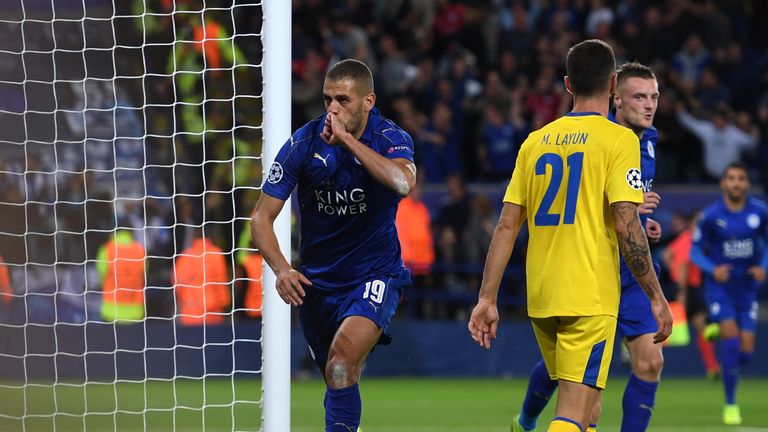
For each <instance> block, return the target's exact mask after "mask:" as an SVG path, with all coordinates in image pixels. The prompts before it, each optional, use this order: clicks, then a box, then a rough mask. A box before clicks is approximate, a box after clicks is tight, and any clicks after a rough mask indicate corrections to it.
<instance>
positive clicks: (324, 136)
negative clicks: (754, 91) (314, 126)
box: [320, 113, 336, 145]
mask: <svg viewBox="0 0 768 432" xmlns="http://www.w3.org/2000/svg"><path fill="white" fill-rule="evenodd" d="M320 139H321V140H323V141H325V142H326V143H327V144H331V145H333V144H335V141H336V140H335V139H334V136H333V131H332V130H331V113H327V114H326V116H325V123H323V131H322V132H320Z"/></svg>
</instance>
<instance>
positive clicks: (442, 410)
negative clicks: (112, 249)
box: [0, 377, 768, 432]
mask: <svg viewBox="0 0 768 432" xmlns="http://www.w3.org/2000/svg"><path fill="white" fill-rule="evenodd" d="M624 380H625V379H624V378H623V377H616V378H612V379H611V380H610V381H609V387H608V389H607V390H606V392H605V394H604V403H603V418H602V420H601V422H600V425H599V429H598V430H600V431H605V432H609V431H618V430H619V424H620V417H621V397H622V393H623V391H624V382H625V381H624ZM9 385H12V384H11V383H3V387H0V430H1V431H22V430H25V431H35V432H37V431H54V430H55V431H82V430H88V431H112V430H115V431H142V430H147V431H153V430H158V431H171V430H177V431H201V430H206V431H231V430H259V427H260V423H261V420H260V416H261V414H260V411H259V400H260V398H261V383H260V381H258V380H246V379H243V380H236V381H235V382H234V385H233V383H232V382H230V381H229V380H221V379H207V380H205V381H203V380H176V381H175V382H173V381H149V382H147V383H146V384H145V383H127V382H121V383H119V384H118V385H117V386H115V385H113V384H95V383H91V384H87V385H81V384H65V383H59V384H56V385H55V386H51V385H49V384H43V383H40V384H38V385H29V386H27V387H26V388H23V387H21V386H17V387H15V388H10V387H7V386H9ZM525 385H526V383H525V381H524V380H522V379H440V378H370V379H364V380H363V382H362V383H361V391H362V394H363V400H364V405H363V422H362V428H363V430H364V431H365V432H395V431H397V432H470V431H473V432H474V431H477V432H483V431H489V432H491V431H498V432H502V431H508V430H509V422H510V420H511V418H512V417H513V416H514V415H515V414H516V413H517V410H518V409H519V406H520V403H521V401H522V398H523V395H524V392H525ZM721 385H722V384H721V383H720V382H711V381H707V380H705V379H704V378H701V379H667V380H665V381H663V382H662V385H661V387H660V389H659V393H658V395H657V401H656V409H655V410H654V417H653V420H652V422H651V427H650V428H649V431H658V432H673V431H675V432H676V431H680V432H694V431H703V432H716V431H723V432H768V402H766V394H768V379H766V378H760V379H758V378H744V379H743V380H742V384H741V386H740V388H739V394H738V397H739V402H740V405H741V410H742V417H743V418H744V424H743V425H742V426H741V427H726V426H722V424H721V418H720V417H721V413H722V397H723V396H722V391H721ZM324 389H325V388H324V386H323V384H322V382H321V381H319V380H308V381H297V382H294V383H293V384H292V406H291V416H292V419H291V423H292V427H291V430H292V431H295V432H310V431H312V432H315V431H322V430H323V409H322V401H323V395H324V391H325V390H324ZM553 405H554V404H550V407H548V408H547V410H546V411H545V412H544V414H543V415H542V421H541V422H540V423H539V430H546V424H547V419H551V417H552V408H553ZM21 416H24V417H25V418H24V420H20V419H14V418H11V417H21Z"/></svg>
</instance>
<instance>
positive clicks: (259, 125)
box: [0, 0, 290, 431]
mask: <svg viewBox="0 0 768 432" xmlns="http://www.w3.org/2000/svg"><path fill="white" fill-rule="evenodd" d="M266 1H267V2H272V1H273V0H266ZM286 3H288V4H290V2H286ZM2 10H3V12H2V14H0V185H2V186H1V187H0V256H1V257H2V262H0V400H2V401H3V402H2V403H0V430H19V431H37V430H56V431H62V430H121V431H123V430H261V428H262V426H263V425H262V419H261V415H262V414H261V413H262V408H263V407H264V405H269V403H268V402H266V401H267V400H268V396H262V383H263V382H264V380H263V379H262V378H263V375H264V369H263V366H262V354H261V352H262V340H263V339H262V336H261V320H262V314H261V310H262V306H261V305H262V300H261V259H260V257H259V255H258V253H257V251H255V250H252V249H251V248H250V243H249V236H248V224H247V221H248V219H249V213H250V210H251V209H252V207H253V205H254V204H255V202H256V199H257V198H258V193H259V189H260V188H259V185H260V183H261V176H262V150H263V149H262V142H264V133H263V131H264V130H265V129H267V127H266V126H265V124H264V123H263V120H264V118H265V117H266V116H265V115H263V109H264V91H263V85H262V82H263V77H264V73H263V67H262V66H263V65H264V63H265V62H266V61H267V60H266V58H267V55H266V54H264V52H265V51H266V50H265V49H264V47H263V43H262V36H263V30H262V28H263V26H264V15H265V13H264V10H263V7H262V4H261V2H258V1H256V0H223V1H207V2H206V1H189V0H125V1H122V0H121V1H111V0H55V1H53V0H8V1H5V2H3V6H2ZM288 15H290V6H288ZM284 27H285V30H284V33H283V34H282V36H283V37H284V46H283V47H282V49H283V50H284V51H288V53H290V33H289V32H290V25H287V26H284ZM286 41H287V42H286ZM288 55H290V54H288ZM288 66H289V65H288ZM283 73H284V74H287V75H288V76H289V77H290V70H288V67H285V68H284V70H283ZM289 92H290V89H287V93H286V94H287V96H285V97H287V98H290V93H289ZM289 114H290V113H288V115H289ZM279 132H280V133H281V134H283V137H282V139H285V137H287V135H288V133H289V131H287V130H280V131H279ZM265 152H267V151H266V150H265ZM267 166H268V165H267ZM267 276H268V274H265V277H267ZM269 301H270V300H269V299H267V303H266V304H267V305H268V304H269ZM283 343H285V342H283ZM283 367H285V366H283ZM276 375H280V374H276ZM285 385H287V383H285ZM265 387H266V385H265ZM264 424H266V422H264ZM265 430H268V429H267V428H266V426H265ZM272 430H278V429H272Z"/></svg>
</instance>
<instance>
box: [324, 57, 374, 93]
mask: <svg viewBox="0 0 768 432" xmlns="http://www.w3.org/2000/svg"><path fill="white" fill-rule="evenodd" d="M345 78H350V79H352V80H353V81H355V82H356V83H357V84H358V85H359V86H360V90H362V92H363V93H372V92H373V74H372V73H371V70H370V69H368V66H367V65H366V64H365V63H363V62H361V61H360V60H355V59H346V60H342V61H340V62H338V63H336V64H335V65H333V66H331V68H330V69H328V73H326V74H325V79H328V80H331V81H341V80H343V79H345Z"/></svg>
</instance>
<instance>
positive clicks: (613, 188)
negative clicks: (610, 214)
mask: <svg viewBox="0 0 768 432" xmlns="http://www.w3.org/2000/svg"><path fill="white" fill-rule="evenodd" d="M612 153H613V154H612V155H611V158H610V159H609V160H610V165H609V168H608V177H607V178H606V185H605V197H606V199H607V200H608V202H609V203H610V204H613V203H616V202H620V201H627V202H633V203H638V204H642V202H643V177H642V173H641V171H640V142H639V141H638V139H637V135H635V134H634V133H632V132H631V131H629V130H627V131H626V133H624V134H623V135H622V136H621V137H619V140H618V142H617V143H616V145H615V147H614V151H613V152H612Z"/></svg>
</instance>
